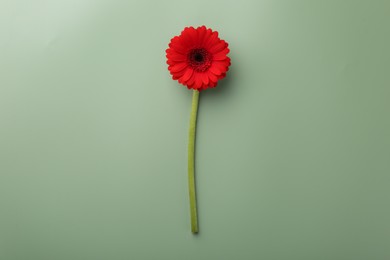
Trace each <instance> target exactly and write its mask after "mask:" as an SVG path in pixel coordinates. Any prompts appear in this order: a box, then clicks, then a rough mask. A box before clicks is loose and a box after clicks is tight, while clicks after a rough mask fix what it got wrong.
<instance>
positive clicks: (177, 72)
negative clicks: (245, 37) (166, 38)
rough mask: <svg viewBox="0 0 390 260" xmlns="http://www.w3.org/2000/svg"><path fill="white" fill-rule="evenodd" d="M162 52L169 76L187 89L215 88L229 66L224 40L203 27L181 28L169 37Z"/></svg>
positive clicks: (216, 33)
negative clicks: (164, 53) (168, 41)
mask: <svg viewBox="0 0 390 260" xmlns="http://www.w3.org/2000/svg"><path fill="white" fill-rule="evenodd" d="M166 53H167V55H166V57H167V63H168V65H169V66H168V70H169V71H170V73H171V74H172V78H173V79H174V80H178V81H179V82H180V83H181V84H183V85H185V86H187V88H189V89H195V90H199V91H201V90H204V89H207V88H213V87H216V86H217V83H218V80H220V79H222V78H224V77H225V76H226V72H227V71H228V70H229V66H230V58H229V57H228V56H227V54H228V53H229V48H228V44H227V42H225V41H224V40H221V39H220V38H219V37H218V32H217V31H212V30H211V29H208V28H206V26H201V27H198V28H196V29H195V28H194V27H186V28H184V30H183V31H182V32H181V34H180V35H179V36H175V37H173V38H172V39H171V42H170V43H169V48H168V49H167V50H166Z"/></svg>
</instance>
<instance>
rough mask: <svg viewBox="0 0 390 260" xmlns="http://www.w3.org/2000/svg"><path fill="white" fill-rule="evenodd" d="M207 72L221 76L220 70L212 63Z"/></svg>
mask: <svg viewBox="0 0 390 260" xmlns="http://www.w3.org/2000/svg"><path fill="white" fill-rule="evenodd" d="M209 71H210V72H212V73H213V74H214V75H221V74H222V71H221V70H220V68H219V67H218V66H214V62H213V65H211V67H210V68H209Z"/></svg>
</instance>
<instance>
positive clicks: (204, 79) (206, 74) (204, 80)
mask: <svg viewBox="0 0 390 260" xmlns="http://www.w3.org/2000/svg"><path fill="white" fill-rule="evenodd" d="M200 75H201V76H202V77H201V78H202V82H203V84H205V85H208V84H209V77H208V73H202V74H200Z"/></svg>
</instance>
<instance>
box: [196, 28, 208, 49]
mask: <svg viewBox="0 0 390 260" xmlns="http://www.w3.org/2000/svg"><path fill="white" fill-rule="evenodd" d="M197 31H198V43H199V46H200V47H203V41H204V38H205V36H206V34H207V29H206V26H204V25H203V26H201V27H198V29H197Z"/></svg>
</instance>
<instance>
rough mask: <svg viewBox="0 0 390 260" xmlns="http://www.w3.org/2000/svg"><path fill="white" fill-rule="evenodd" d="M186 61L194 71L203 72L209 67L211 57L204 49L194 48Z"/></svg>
mask: <svg viewBox="0 0 390 260" xmlns="http://www.w3.org/2000/svg"><path fill="white" fill-rule="evenodd" d="M187 61H188V64H189V66H190V67H192V68H193V69H194V70H196V71H199V72H204V71H206V70H207V69H208V68H209V67H210V66H211V61H212V57H211V54H210V53H209V52H208V51H206V50H205V49H204V48H195V49H192V50H190V51H189V52H188V56H187Z"/></svg>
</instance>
